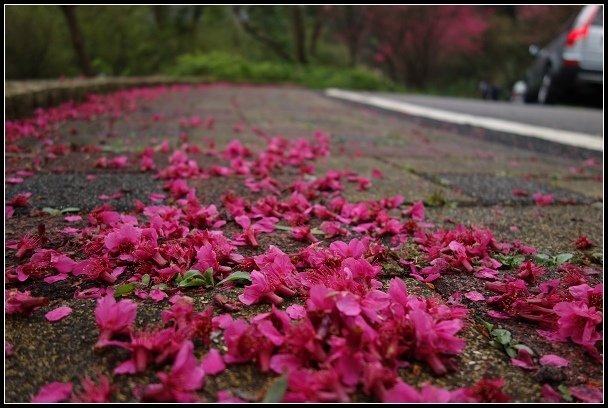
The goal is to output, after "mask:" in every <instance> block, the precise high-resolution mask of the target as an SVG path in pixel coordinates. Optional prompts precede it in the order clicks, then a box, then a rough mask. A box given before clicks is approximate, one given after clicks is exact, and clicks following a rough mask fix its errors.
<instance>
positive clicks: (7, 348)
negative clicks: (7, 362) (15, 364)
mask: <svg viewBox="0 0 608 408" xmlns="http://www.w3.org/2000/svg"><path fill="white" fill-rule="evenodd" d="M13 354H15V351H14V349H13V345H12V344H11V343H9V342H8V341H6V340H5V341H4V355H5V356H6V357H10V356H12V355H13Z"/></svg>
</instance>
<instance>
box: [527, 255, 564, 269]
mask: <svg viewBox="0 0 608 408" xmlns="http://www.w3.org/2000/svg"><path fill="white" fill-rule="evenodd" d="M573 256H574V255H572V254H559V255H556V256H551V255H547V254H536V255H534V256H533V257H532V259H533V260H534V262H536V263H537V264H539V265H543V266H546V267H548V268H552V267H555V266H559V265H561V264H563V263H566V262H568V261H569V260H570V259H571V258H572V257H573Z"/></svg>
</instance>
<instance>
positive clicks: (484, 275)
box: [473, 268, 498, 279]
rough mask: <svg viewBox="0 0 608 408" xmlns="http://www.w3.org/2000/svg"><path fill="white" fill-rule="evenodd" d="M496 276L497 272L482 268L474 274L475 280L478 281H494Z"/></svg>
mask: <svg viewBox="0 0 608 408" xmlns="http://www.w3.org/2000/svg"><path fill="white" fill-rule="evenodd" d="M497 275H498V271H497V270H494V269H490V268H483V269H481V270H479V271H478V272H476V273H475V275H473V276H475V277H476V278H479V279H496V276H497Z"/></svg>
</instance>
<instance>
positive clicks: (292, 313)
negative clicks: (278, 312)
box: [285, 305, 306, 320]
mask: <svg viewBox="0 0 608 408" xmlns="http://www.w3.org/2000/svg"><path fill="white" fill-rule="evenodd" d="M285 311H286V312H287V316H289V317H290V318H291V319H293V320H299V319H303V318H304V317H305V316H306V309H305V308H304V307H303V306H301V305H291V306H289V307H288V308H287V309H285Z"/></svg>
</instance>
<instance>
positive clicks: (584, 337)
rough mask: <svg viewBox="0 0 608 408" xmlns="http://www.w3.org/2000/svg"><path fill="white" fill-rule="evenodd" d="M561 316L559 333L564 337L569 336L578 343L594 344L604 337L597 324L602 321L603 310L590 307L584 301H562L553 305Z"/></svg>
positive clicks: (554, 309)
mask: <svg viewBox="0 0 608 408" xmlns="http://www.w3.org/2000/svg"><path fill="white" fill-rule="evenodd" d="M553 311H554V312H555V313H556V314H557V315H558V316H559V319H558V321H557V326H558V334H559V336H560V337H561V338H562V339H564V340H565V339H567V338H568V337H569V338H570V339H572V341H573V342H574V343H576V344H580V345H583V346H594V345H595V343H596V342H597V341H598V340H600V339H601V338H602V335H601V334H600V333H598V332H597V330H596V326H597V325H598V324H599V323H601V322H602V312H600V311H598V310H596V308H595V307H591V308H590V307H588V306H587V305H586V304H585V303H583V302H580V301H579V302H560V303H558V304H556V305H555V306H554V307H553Z"/></svg>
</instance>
